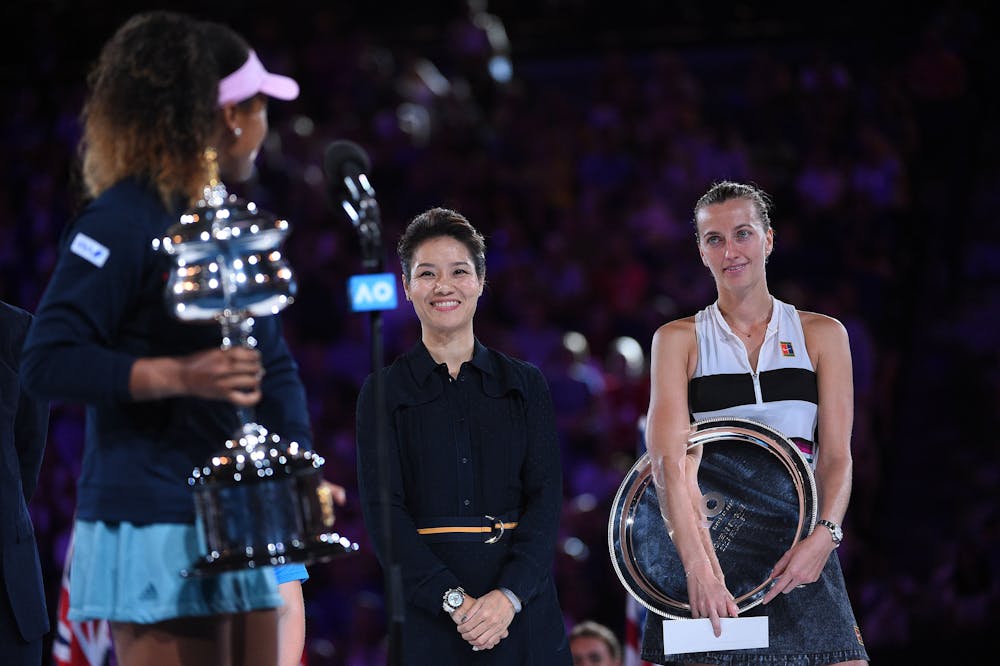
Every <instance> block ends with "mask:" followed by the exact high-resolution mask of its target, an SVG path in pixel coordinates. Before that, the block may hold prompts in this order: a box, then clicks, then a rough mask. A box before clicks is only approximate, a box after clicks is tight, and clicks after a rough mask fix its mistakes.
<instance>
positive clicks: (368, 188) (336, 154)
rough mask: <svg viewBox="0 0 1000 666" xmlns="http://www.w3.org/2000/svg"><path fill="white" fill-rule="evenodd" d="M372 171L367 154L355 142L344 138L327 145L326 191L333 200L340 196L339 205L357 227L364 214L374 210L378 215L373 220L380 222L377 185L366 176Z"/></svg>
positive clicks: (325, 165)
mask: <svg viewBox="0 0 1000 666" xmlns="http://www.w3.org/2000/svg"><path fill="white" fill-rule="evenodd" d="M370 170H371V160H369V159H368V154H367V153H365V151H364V149H363V148H362V147H361V146H359V145H358V144H356V143H354V142H353V141H347V140H346V139H341V140H338V141H334V142H333V143H331V144H330V145H329V146H327V147H326V153H325V154H324V156H323V171H324V173H325V174H326V179H327V194H328V195H329V197H330V200H331V202H333V201H335V200H337V199H340V201H339V203H340V206H341V207H342V208H343V209H344V212H346V213H347V216H348V217H349V218H350V219H351V222H352V223H353V224H354V226H358V225H360V224H361V223H362V217H363V216H365V215H366V214H371V213H374V214H375V217H376V219H375V220H374V222H375V223H376V224H377V223H378V217H377V216H378V205H377V203H375V188H373V187H372V184H371V181H370V180H369V178H368V175H367V173H368V171H370ZM345 194H346V195H347V199H345V198H344V195H345Z"/></svg>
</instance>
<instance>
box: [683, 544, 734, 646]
mask: <svg viewBox="0 0 1000 666" xmlns="http://www.w3.org/2000/svg"><path fill="white" fill-rule="evenodd" d="M685 573H686V575H687V588H688V600H689V602H690V604H691V617H693V618H705V617H707V618H708V619H709V620H711V622H712V631H713V632H714V633H715V635H716V636H721V635H722V623H721V622H720V621H719V618H723V617H736V616H737V615H739V608H738V607H737V606H736V601H735V599H734V597H733V595H732V594H731V593H730V592H729V590H728V589H727V588H726V581H725V577H724V576H723V575H722V573H721V572H719V571H716V570H715V569H714V568H713V566H712V563H711V562H710V561H709V560H708V559H705V560H703V561H701V562H699V563H697V564H696V565H695V566H693V567H691V569H689V570H688V571H686V572H685Z"/></svg>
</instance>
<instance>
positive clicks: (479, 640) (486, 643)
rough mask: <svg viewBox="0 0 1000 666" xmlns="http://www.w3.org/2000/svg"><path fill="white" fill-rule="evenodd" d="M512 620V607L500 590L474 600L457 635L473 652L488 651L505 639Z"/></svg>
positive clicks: (459, 626)
mask: <svg viewBox="0 0 1000 666" xmlns="http://www.w3.org/2000/svg"><path fill="white" fill-rule="evenodd" d="M513 619H514V606H513V604H511V602H510V599H508V598H507V595H505V594H504V593H503V592H501V591H500V590H493V591H491V592H487V593H486V594H484V595H483V596H481V597H479V598H478V599H477V600H476V603H474V604H473V605H472V608H470V609H469V612H468V613H466V615H465V620H464V621H463V622H461V623H460V624H459V625H458V633H460V634H461V635H462V638H463V639H464V640H466V641H468V643H469V645H471V646H472V649H473V650H490V649H492V648H495V647H496V646H497V645H498V644H499V643H500V641H502V640H503V639H504V638H507V635H508V634H507V627H508V626H510V623H511V620H513Z"/></svg>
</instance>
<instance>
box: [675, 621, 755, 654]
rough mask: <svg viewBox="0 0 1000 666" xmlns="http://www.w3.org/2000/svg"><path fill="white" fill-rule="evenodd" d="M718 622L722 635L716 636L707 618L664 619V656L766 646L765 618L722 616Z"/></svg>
mask: <svg viewBox="0 0 1000 666" xmlns="http://www.w3.org/2000/svg"><path fill="white" fill-rule="evenodd" d="M719 621H720V622H721V623H722V635H721V636H718V637H717V636H716V635H715V633H714V632H713V631H712V621H711V620H709V619H708V618H699V619H697V620H664V621H663V651H664V652H665V653H666V654H682V653H684V652H706V651H709V650H745V649H748V648H758V647H767V646H768V637H767V617H766V616H761V617H724V618H720V620H719Z"/></svg>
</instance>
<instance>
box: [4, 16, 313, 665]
mask: <svg viewBox="0 0 1000 666" xmlns="http://www.w3.org/2000/svg"><path fill="white" fill-rule="evenodd" d="M88 84H89V90H88V95H87V99H86V102H85V106H84V110H83V114H82V121H83V141H82V145H81V151H80V154H81V157H82V165H81V172H82V182H83V184H84V186H85V189H86V191H85V192H84V193H83V195H84V203H85V204H86V205H85V206H84V207H83V209H82V212H81V213H80V214H79V215H78V216H77V217H76V218H75V219H74V220H72V221H71V222H70V223H69V224H68V226H67V229H66V231H65V233H64V236H63V242H62V246H61V248H60V252H59V259H58V262H57V264H56V266H55V268H54V270H53V272H52V276H51V278H50V281H49V284H48V286H47V287H46V290H45V293H44V295H43V296H42V299H41V302H40V304H39V306H38V309H37V313H36V318H35V321H34V325H33V326H32V328H31V329H30V330H29V333H28V338H27V340H26V344H25V350H24V356H23V360H22V366H21V367H22V380H23V382H24V384H25V387H26V388H27V389H28V390H29V391H30V392H32V393H34V394H37V395H39V396H46V397H47V398H48V399H50V400H60V401H71V402H80V403H85V404H86V406H87V425H86V436H85V450H84V462H83V465H82V468H81V472H80V477H79V481H78V486H77V515H76V521H75V524H74V542H73V561H72V565H71V575H70V609H69V619H70V620H73V621H82V620H93V619H96V620H107V621H108V622H110V624H111V632H112V638H113V643H114V649H115V653H116V656H117V661H118V663H119V664H121V665H122V666H134V665H138V664H158V665H160V664H162V665H165V666H181V665H182V664H183V665H201V664H204V665H206V666H208V665H211V666H219V665H222V666H228V665H231V664H241V665H244V664H245V665H251V666H257V665H259V666H274V664H275V663H277V662H278V652H279V640H278V632H279V629H278V615H279V610H278V609H279V608H282V607H283V608H287V607H288V605H287V604H286V605H285V606H283V605H282V597H281V594H279V587H278V578H277V576H276V571H275V570H274V569H273V568H271V567H257V568H248V569H244V570H239V571H232V572H226V573H221V574H218V575H213V576H206V577H194V578H184V577H181V576H180V575H179V573H180V571H181V570H182V569H186V568H190V567H191V565H192V564H193V563H194V562H196V561H197V560H198V558H200V557H201V555H202V550H201V548H200V545H199V539H198V531H197V529H196V526H195V511H194V503H193V501H192V497H191V489H190V487H189V485H188V483H187V480H188V476H189V475H190V473H191V470H192V469H194V468H195V467H198V466H200V465H202V464H203V463H204V461H205V460H206V459H208V458H209V457H210V456H211V455H212V454H214V453H215V452H216V451H217V450H218V449H219V447H220V446H221V445H222V443H223V442H225V441H226V440H227V439H229V438H230V437H231V436H232V433H233V432H234V431H235V429H236V427H237V425H238V424H237V416H236V410H235V409H234V408H233V407H234V405H235V406H238V407H254V408H255V410H256V413H257V415H258V416H259V418H260V422H261V423H262V424H264V425H266V426H267V427H268V428H269V429H271V430H273V431H275V432H280V433H281V434H282V436H283V437H286V438H288V439H289V440H291V441H297V442H299V443H300V444H302V445H303V446H307V447H308V446H311V442H312V432H311V424H310V422H309V415H308V411H307V409H306V401H305V391H304V388H303V386H302V382H301V379H300V378H299V374H298V367H297V365H296V363H295V361H294V359H293V358H292V355H291V353H290V352H289V350H288V347H287V344H286V342H285V340H284V337H283V335H282V331H281V322H280V318H279V315H275V316H273V317H261V318H259V320H258V321H257V322H256V323H255V327H254V337H255V338H256V339H257V341H258V345H257V348H256V349H254V350H250V349H245V348H241V347H236V348H232V349H227V350H222V349H221V348H220V335H219V330H218V328H217V327H214V326H192V325H191V324H187V323H183V322H180V321H178V320H176V319H174V318H173V316H172V315H171V314H170V311H169V308H168V307H167V306H166V304H165V302H164V289H165V284H166V278H167V276H168V274H169V273H170V269H171V268H172V267H173V262H172V259H171V258H170V257H168V256H166V255H165V254H164V253H162V252H157V251H155V250H154V249H153V246H152V241H153V240H154V239H159V238H161V237H162V236H163V234H164V233H165V231H166V229H167V228H168V227H170V226H171V225H173V224H175V223H176V221H177V220H178V219H179V216H180V214H181V213H182V212H183V211H184V210H186V209H188V208H190V207H191V206H192V205H193V204H194V203H195V202H196V201H197V200H198V199H199V198H200V197H201V196H202V193H203V191H204V190H203V188H204V187H205V185H206V184H207V183H208V180H209V176H210V174H211V173H212V167H211V165H210V163H209V160H208V159H207V158H206V155H207V154H208V151H207V149H208V148H212V149H214V151H215V153H217V155H218V166H219V169H220V173H221V176H222V178H223V180H227V179H228V180H230V181H237V180H240V179H243V178H246V177H247V176H249V175H250V173H251V172H252V166H253V160H254V157H255V156H256V154H257V151H258V150H259V149H260V146H261V143H262V142H263V140H264V136H265V135H266V133H267V103H266V98H267V97H276V98H279V99H293V98H295V97H296V96H297V95H298V85H297V84H296V83H295V82H294V81H293V80H291V79H289V78H287V77H283V76H278V75H275V74H271V73H269V72H267V71H266V70H265V69H264V67H263V65H261V63H260V60H259V59H258V58H257V56H256V55H255V54H254V53H253V51H252V50H250V48H249V46H248V45H247V44H246V42H245V41H244V40H243V39H242V38H241V37H240V36H239V35H237V34H235V33H234V32H233V31H232V30H231V29H229V28H228V27H226V26H223V25H220V24H214V23H204V22H201V21H197V20H195V19H192V18H191V17H188V16H185V15H182V14H176V13H172V12H148V13H143V14H139V15H136V16H134V17H132V18H131V19H129V20H128V21H127V22H126V23H125V24H124V25H122V26H121V27H120V28H119V29H118V30H117V31H116V32H115V34H114V35H113V36H112V37H111V38H110V39H109V40H108V42H107V43H106V44H105V45H104V47H103V48H102V51H101V53H100V56H99V58H98V61H97V62H96V63H95V65H94V68H93V70H92V72H91V75H90V77H89V79H88ZM303 576H304V571H301V572H300V574H299V575H298V576H296V575H294V572H293V576H292V579H293V581H297V580H300V579H301V578H302V577H303ZM286 578H287V577H286ZM296 585H297V583H296ZM285 587H286V585H282V588H285ZM299 602H301V591H299ZM296 612H297V613H299V615H298V617H299V618H301V609H298V610H297V611H296ZM282 633H283V635H284V630H283V631H282ZM299 641H300V643H299V650H300V653H301V634H300V635H299ZM296 662H297V660H296Z"/></svg>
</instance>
